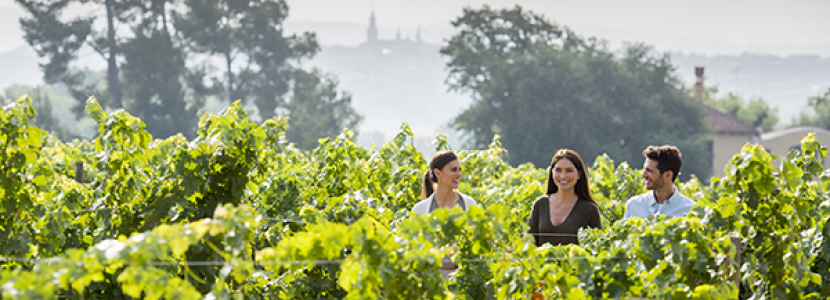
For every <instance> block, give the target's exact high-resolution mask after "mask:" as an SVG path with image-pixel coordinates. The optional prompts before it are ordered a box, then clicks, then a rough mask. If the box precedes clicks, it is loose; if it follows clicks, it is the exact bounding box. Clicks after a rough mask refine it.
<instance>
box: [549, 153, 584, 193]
mask: <svg viewBox="0 0 830 300" xmlns="http://www.w3.org/2000/svg"><path fill="white" fill-rule="evenodd" d="M552 172H553V182H554V184H556V187H558V188H559V189H560V190H569V189H573V188H574V186H576V182H577V181H578V180H579V171H578V170H577V169H576V166H574V163H573V162H571V160H570V159H567V158H562V159H560V160H559V161H557V162H556V164H555V165H553V170H552Z"/></svg>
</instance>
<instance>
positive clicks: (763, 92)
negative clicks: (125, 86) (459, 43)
mask: <svg viewBox="0 0 830 300" xmlns="http://www.w3.org/2000/svg"><path fill="white" fill-rule="evenodd" d="M440 48H441V45H437V44H428V43H416V42H413V41H410V40H408V39H405V38H404V39H402V40H401V41H397V42H396V41H391V40H386V41H382V42H381V43H379V44H375V45H365V44H364V45H360V46H323V49H322V51H321V52H320V53H319V54H318V55H317V56H316V57H315V58H314V59H313V60H311V61H307V62H305V66H306V67H312V66H314V67H319V68H320V69H322V70H324V71H325V72H328V73H333V74H334V75H336V76H337V77H338V78H339V80H340V85H339V87H340V89H342V90H345V91H348V92H350V93H352V95H353V100H352V101H353V105H354V106H355V108H356V109H357V111H358V112H359V113H361V114H363V116H364V117H365V119H364V121H363V123H362V124H361V126H360V128H359V129H360V131H361V138H360V140H362V142H364V144H365V143H366V142H372V141H374V142H377V143H380V142H383V141H385V140H386V139H388V138H391V135H392V134H394V133H395V132H397V130H398V127H399V126H400V123H401V122H403V121H407V122H409V123H410V124H411V126H412V127H413V130H414V131H415V132H416V134H418V135H419V136H423V137H424V138H426V139H430V138H432V137H433V136H434V135H435V131H436V130H437V129H439V128H444V131H448V130H447V126H446V125H447V123H448V122H449V121H450V120H451V119H452V118H453V117H454V116H456V115H458V114H459V113H460V112H462V111H463V110H464V109H465V108H466V107H468V106H469V105H470V104H471V103H472V99H471V98H470V96H469V95H462V94H459V93H454V92H448V91H447V87H446V85H445V84H444V80H445V79H446V70H445V69H444V66H445V64H446V61H445V59H444V58H443V57H442V56H441V55H440V54H439V53H438V51H439V49H440ZM93 58H96V59H97V57H95V56H94V55H90V56H88V57H87V60H89V61H90V62H89V63H88V64H87V65H93V63H95V62H96V61H95V60H92V59H93ZM672 61H673V63H674V64H675V65H676V66H677V71H676V72H677V75H678V76H679V77H680V78H681V79H682V80H683V81H684V82H685V83H686V86H692V85H693V84H694V81H695V78H694V67H695V66H703V67H705V68H706V84H707V85H718V86H719V88H720V91H721V92H723V93H726V92H729V91H732V92H735V93H738V94H740V95H741V96H744V97H745V98H750V97H759V96H760V97H763V98H764V99H766V100H767V101H768V102H770V103H771V104H772V105H773V106H776V107H778V109H779V113H780V119H781V121H782V123H785V124H786V123H789V122H790V120H791V119H792V118H793V117H794V116H796V115H797V114H798V113H799V112H800V111H801V110H802V109H804V107H805V105H806V103H807V97H809V96H813V95H817V94H818V93H820V92H823V91H825V90H827V88H828V87H830V59H828V58H821V57H819V56H790V57H779V56H771V55H761V54H744V55H740V56H711V57H710V56H702V55H694V54H683V53H675V54H673V55H672ZM97 65H98V68H100V63H98V64H97ZM0 66H3V72H0V87H6V86H9V85H11V84H25V85H36V84H39V83H40V82H41V81H42V76H41V74H40V68H39V67H38V64H37V56H36V55H35V53H34V51H32V50H31V49H30V48H28V47H20V48H18V49H16V50H15V51H12V52H7V53H0ZM216 109H218V108H216ZM449 135H450V136H451V137H452V135H453V134H452V133H449ZM453 144H456V145H457V144H458V143H457V142H456V143H453Z"/></svg>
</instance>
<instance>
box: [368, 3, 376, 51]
mask: <svg viewBox="0 0 830 300" xmlns="http://www.w3.org/2000/svg"><path fill="white" fill-rule="evenodd" d="M377 41H378V27H377V26H376V24H375V9H374V8H372V14H371V15H369V28H368V29H366V42H367V43H374V42H377Z"/></svg>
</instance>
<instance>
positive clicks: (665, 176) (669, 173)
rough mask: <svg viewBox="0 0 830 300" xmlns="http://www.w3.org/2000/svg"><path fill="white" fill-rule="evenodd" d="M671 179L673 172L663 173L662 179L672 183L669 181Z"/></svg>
mask: <svg viewBox="0 0 830 300" xmlns="http://www.w3.org/2000/svg"><path fill="white" fill-rule="evenodd" d="M673 177H674V171H672V170H666V172H663V179H665V180H666V181H668V182H673V181H672V180H671V179H672V178H673Z"/></svg>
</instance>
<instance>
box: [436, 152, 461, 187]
mask: <svg viewBox="0 0 830 300" xmlns="http://www.w3.org/2000/svg"><path fill="white" fill-rule="evenodd" d="M433 173H434V174H435V177H436V178H437V179H438V185H439V186H444V187H448V188H451V189H457V188H458V183H459V182H461V162H460V161H458V160H457V159H456V160H453V161H451V162H449V163H447V164H446V165H445V166H444V168H443V169H435V170H433Z"/></svg>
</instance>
